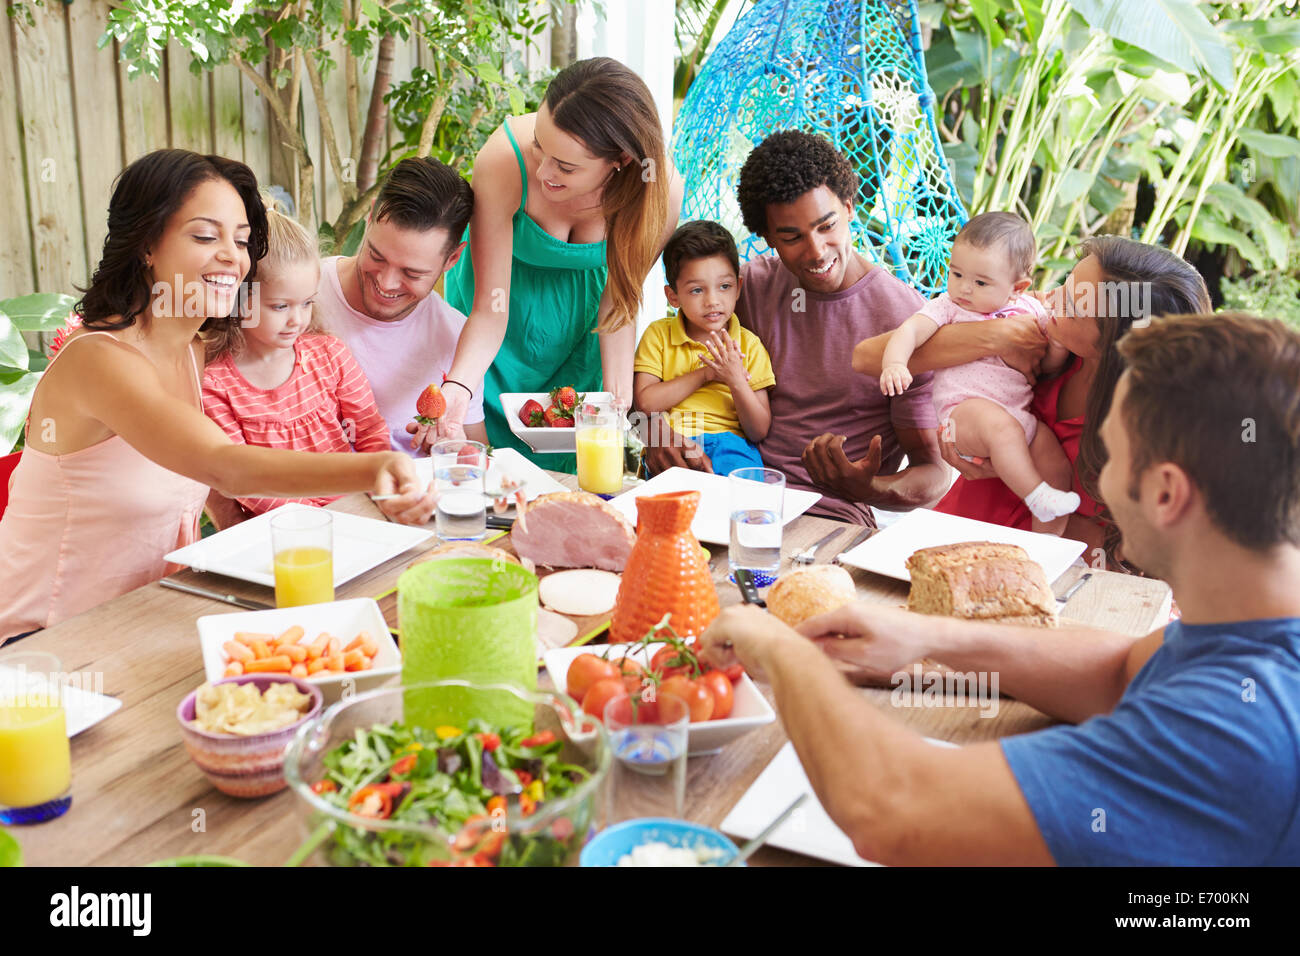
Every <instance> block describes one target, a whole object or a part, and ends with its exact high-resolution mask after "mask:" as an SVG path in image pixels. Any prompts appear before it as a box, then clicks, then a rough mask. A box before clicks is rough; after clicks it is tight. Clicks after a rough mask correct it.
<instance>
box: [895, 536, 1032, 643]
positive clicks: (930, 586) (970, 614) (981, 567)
mask: <svg viewBox="0 0 1300 956" xmlns="http://www.w3.org/2000/svg"><path fill="white" fill-rule="evenodd" d="M907 570H908V571H909V572H910V574H911V576H912V589H911V592H910V593H909V594H908V596H907V608H908V610H910V611H916V612H917V613H919V614H937V615H942V616H945V617H960V618H967V619H971V620H979V621H989V622H993V623H999V624H1028V625H1032V626H1037V627H1056V624H1057V618H1056V597H1055V595H1053V594H1052V589H1051V588H1050V587H1049V586H1048V584H1047V575H1046V574H1045V573H1044V572H1043V569H1042V567H1041V566H1040V565H1038V564H1037V563H1036V562H1034V561H1031V560H1030V559H1029V555H1028V554H1026V553H1025V550H1024V549H1023V548H1021V547H1019V546H1018V545H1014V544H996V543H994V542H992V541H971V542H967V543H964V544H947V545H943V546H941V547H937V548H922V549H921V550H920V551H917V552H916V553H915V554H913V555H912V556H911V557H910V558H908V559H907Z"/></svg>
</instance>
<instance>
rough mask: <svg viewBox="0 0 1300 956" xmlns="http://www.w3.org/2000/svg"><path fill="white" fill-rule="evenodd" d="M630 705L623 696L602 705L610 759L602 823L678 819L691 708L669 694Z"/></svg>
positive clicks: (641, 698) (640, 698)
mask: <svg viewBox="0 0 1300 956" xmlns="http://www.w3.org/2000/svg"><path fill="white" fill-rule="evenodd" d="M646 696H648V695H646V694H644V693H642V694H641V695H640V696H638V698H637V700H636V701H635V704H636V706H635V707H634V706H633V703H634V702H633V701H632V699H631V698H630V697H629V696H628V695H626V694H624V695H623V696H622V697H616V698H615V699H614V700H611V701H610V702H609V703H608V704H606V705H605V714H604V717H605V729H606V730H607V731H608V732H609V745H610V749H611V750H613V752H614V760H613V761H612V763H611V764H610V768H609V777H608V779H607V780H606V781H605V826H613V825H614V824H615V823H622V822H623V821H625V820H636V819H640V818H643V817H668V818H670V819H674V820H679V819H681V817H682V811H683V809H684V806H685V802H686V751H687V744H688V743H689V741H690V737H689V733H690V730H689V728H690V723H691V711H690V708H689V707H687V706H686V702H685V701H684V700H682V699H681V698H680V697H674V696H672V695H671V694H659V695H657V696H656V697H655V698H654V699H652V700H646V699H645V698H646Z"/></svg>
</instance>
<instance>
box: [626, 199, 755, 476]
mask: <svg viewBox="0 0 1300 956" xmlns="http://www.w3.org/2000/svg"><path fill="white" fill-rule="evenodd" d="M664 272H665V273H666V275H667V277H668V284H667V285H666V286H664V293H665V294H666V295H667V296H668V303H669V305H672V306H673V307H674V308H676V309H677V315H675V316H669V317H668V318H666V319H660V320H658V321H657V322H654V323H652V324H651V325H650V327H649V328H647V329H646V330H645V334H644V335H642V336H641V343H640V345H638V346H637V350H636V362H635V364H634V365H633V371H634V372H635V377H634V379H633V383H632V389H633V394H634V398H635V401H636V407H637V409H639V410H640V411H642V412H646V413H651V412H669V411H670V412H671V419H672V425H673V428H675V429H676V430H677V431H678V432H680V433H681V434H683V435H688V436H691V437H693V438H694V439H695V440H696V441H697V442H698V443H699V444H700V445H701V446H702V447H703V449H704V453H705V454H706V455H708V456H709V458H710V460H712V462H713V471H714V473H715V474H718V475H726V474H730V473H731V472H732V471H734V470H735V469H737V468H749V467H762V465H763V459H762V458H761V457H760V456H759V453H758V449H757V448H756V447H755V445H754V443H755V442H760V441H762V440H763V438H764V437H765V436H766V435H767V430H768V428H769V427H770V426H771V424H772V409H771V406H770V405H769V404H768V399H767V390H768V389H769V388H771V387H772V386H773V385H775V384H776V377H775V376H774V375H773V374H772V360H771V359H770V358H769V357H768V354H767V349H765V348H763V343H762V342H760V341H759V340H758V337H757V336H756V335H754V333H753V332H750V331H749V330H748V329H742V328H741V327H740V320H739V319H737V318H736V311H735V310H736V299H737V298H739V296H740V256H739V255H738V254H737V252H736V241H735V240H734V239H732V237H731V233H729V232H728V231H727V230H726V229H724V228H723V227H722V226H720V225H719V224H718V223H716V222H709V221H707V220H703V219H697V220H695V221H694V222H688V223H686V224H685V225H684V226H681V227H680V228H679V229H678V230H677V231H676V232H675V233H673V237H672V238H671V239H669V240H668V244H667V245H666V246H664Z"/></svg>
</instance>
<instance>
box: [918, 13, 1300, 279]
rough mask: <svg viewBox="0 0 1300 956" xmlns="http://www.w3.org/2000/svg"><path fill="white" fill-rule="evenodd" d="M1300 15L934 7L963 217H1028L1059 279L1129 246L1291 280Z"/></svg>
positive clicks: (932, 65)
mask: <svg viewBox="0 0 1300 956" xmlns="http://www.w3.org/2000/svg"><path fill="white" fill-rule="evenodd" d="M1293 5H1294V4H1293V2H1292V0H1256V2H1252V3H1226V2H1212V3H1199V4H1198V3H1194V2H1193V0H1149V2H1143V3H1134V2H1132V0H1012V2H1008V3H1000V4H994V3H991V2H987V0H946V2H944V3H926V4H922V5H921V13H922V16H923V18H924V19H925V20H926V22H927V23H928V25H929V26H930V27H931V29H932V36H931V42H930V46H929V49H928V51H927V53H926V62H927V67H928V70H929V78H930V82H931V85H932V86H933V87H934V89H935V92H936V94H937V96H938V100H939V103H940V104H941V109H940V110H939V114H940V115H939V121H940V126H941V133H942V135H943V138H944V140H945V153H946V154H947V157H948V159H949V162H950V164H951V165H952V168H953V171H954V177H955V179H956V181H957V186H958V190H959V192H960V193H961V195H962V198H963V200H964V201H965V202H966V203H967V206H968V208H969V209H970V210H971V212H972V213H976V212H983V211H985V210H989V209H1008V210H1014V211H1017V212H1019V213H1021V214H1022V215H1024V216H1025V217H1026V218H1027V219H1029V220H1030V221H1031V223H1032V224H1033V226H1034V229H1035V231H1036V233H1037V235H1038V237H1039V243H1040V248H1041V250H1042V254H1043V258H1044V259H1045V260H1046V262H1047V264H1048V266H1049V267H1052V266H1055V267H1057V268H1058V269H1059V268H1064V267H1065V266H1066V265H1067V264H1068V262H1069V258H1070V257H1069V251H1070V249H1071V248H1072V246H1074V245H1075V244H1076V243H1077V242H1078V241H1079V240H1080V239H1082V238H1084V237H1086V236H1089V235H1094V234H1096V233H1099V232H1103V231H1108V232H1114V231H1118V232H1123V233H1129V234H1132V235H1134V236H1135V237H1137V238H1141V239H1143V240H1144V241H1148V242H1164V243H1166V244H1167V245H1168V246H1169V247H1170V248H1171V249H1173V250H1174V251H1176V252H1178V253H1180V254H1182V253H1184V252H1185V251H1186V250H1187V248H1188V247H1189V245H1198V246H1205V247H1211V248H1213V249H1214V251H1215V253H1216V255H1217V257H1218V258H1219V259H1220V260H1221V261H1222V263H1223V268H1224V270H1225V273H1226V274H1228V275H1235V274H1238V273H1240V272H1242V271H1244V270H1255V271H1258V272H1279V273H1280V271H1281V270H1283V269H1285V268H1286V267H1287V264H1288V262H1289V261H1290V256H1291V252H1292V250H1293V249H1294V248H1295V246H1296V240H1295V235H1296V231H1297V229H1300V138H1297V133H1300V80H1297V76H1300V53H1297V50H1298V49H1300V22H1297V20H1296V17H1295V12H1296V11H1295V10H1294V9H1293ZM1139 193H1141V195H1142V197H1143V201H1142V202H1138V201H1137V199H1138V195H1139ZM1139 217H1140V218H1139Z"/></svg>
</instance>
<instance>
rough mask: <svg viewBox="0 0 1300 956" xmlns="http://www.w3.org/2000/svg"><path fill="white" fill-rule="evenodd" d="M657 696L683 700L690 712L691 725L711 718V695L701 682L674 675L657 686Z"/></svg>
mask: <svg viewBox="0 0 1300 956" xmlns="http://www.w3.org/2000/svg"><path fill="white" fill-rule="evenodd" d="M659 695H660V696H661V697H663V696H667V695H672V696H673V697H680V698H681V699H682V700H684V701H685V702H686V706H687V708H689V710H690V712H691V723H698V722H699V721H702V720H708V719H710V718H711V717H712V716H713V693H712V691H710V690H709V689H708V687H706V686H705V685H704V683H703V682H701V681H698V680H692V679H691V678H689V677H686V676H685V675H682V674H676V675H674V676H672V677H669V678H667V679H666V680H665V681H664V682H663V683H662V684H660V685H659Z"/></svg>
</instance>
